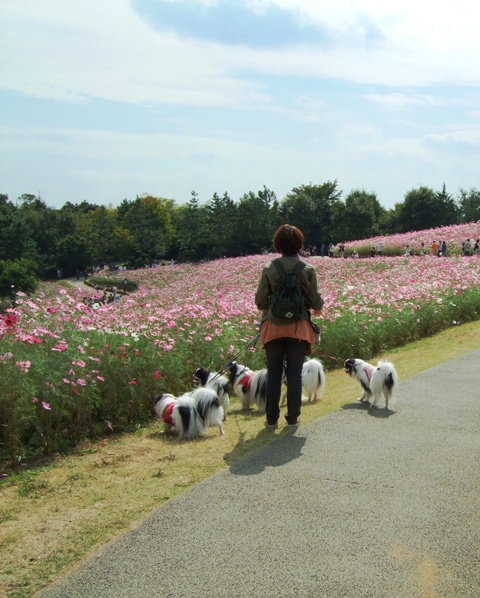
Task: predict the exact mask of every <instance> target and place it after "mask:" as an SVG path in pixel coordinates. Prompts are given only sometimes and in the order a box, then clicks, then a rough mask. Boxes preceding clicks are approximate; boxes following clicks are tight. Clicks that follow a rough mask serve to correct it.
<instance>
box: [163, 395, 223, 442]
mask: <svg viewBox="0 0 480 598" xmlns="http://www.w3.org/2000/svg"><path fill="white" fill-rule="evenodd" d="M154 410H155V413H156V414H157V415H158V417H159V418H160V419H162V420H163V422H164V427H165V431H174V432H175V433H176V434H177V436H178V437H179V438H196V437H197V436H200V435H201V434H206V433H207V431H208V428H209V427H211V426H218V429H219V430H220V435H223V433H224V431H223V423H222V422H223V418H224V412H223V407H222V406H221V405H220V400H219V398H218V396H217V394H216V393H215V391H214V390H213V389H211V388H204V387H201V388H197V389H196V390H193V391H192V392H189V393H185V394H183V395H181V396H180V397H178V398H177V397H174V396H173V395H172V394H169V393H164V394H162V395H160V396H159V397H158V400H157V403H156V405H155V407H154Z"/></svg>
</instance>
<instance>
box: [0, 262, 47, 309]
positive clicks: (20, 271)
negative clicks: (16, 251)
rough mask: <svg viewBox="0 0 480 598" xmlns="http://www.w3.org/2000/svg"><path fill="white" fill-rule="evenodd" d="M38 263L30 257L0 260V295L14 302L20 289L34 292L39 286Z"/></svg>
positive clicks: (27, 292)
mask: <svg viewBox="0 0 480 598" xmlns="http://www.w3.org/2000/svg"><path fill="white" fill-rule="evenodd" d="M36 274H37V265H36V263H35V262H34V261H32V260H29V259H24V258H22V259H19V260H15V261H11V260H0V297H9V298H10V299H11V301H12V303H13V301H14V299H15V296H16V294H17V293H18V291H21V292H23V293H26V294H31V293H33V292H34V291H35V290H36V288H37V286H38V279H37V276H36Z"/></svg>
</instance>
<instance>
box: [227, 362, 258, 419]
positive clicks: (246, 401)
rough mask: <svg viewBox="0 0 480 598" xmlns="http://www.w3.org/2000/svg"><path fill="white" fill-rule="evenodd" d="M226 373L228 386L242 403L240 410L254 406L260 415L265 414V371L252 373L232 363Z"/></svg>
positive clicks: (244, 367) (243, 366) (246, 368)
mask: <svg viewBox="0 0 480 598" xmlns="http://www.w3.org/2000/svg"><path fill="white" fill-rule="evenodd" d="M228 371H229V378H230V384H231V385H232V388H233V391H234V393H235V394H236V395H237V397H238V398H239V399H240V401H241V403H242V409H252V408H253V406H254V405H256V406H257V407H258V410H259V411H260V413H265V406H266V399H265V393H266V391H267V370H266V369H263V370H257V371H253V370H251V369H249V368H248V367H247V366H245V365H241V364H240V363H237V362H236V361H234V362H232V363H231V364H230V366H229V368H228Z"/></svg>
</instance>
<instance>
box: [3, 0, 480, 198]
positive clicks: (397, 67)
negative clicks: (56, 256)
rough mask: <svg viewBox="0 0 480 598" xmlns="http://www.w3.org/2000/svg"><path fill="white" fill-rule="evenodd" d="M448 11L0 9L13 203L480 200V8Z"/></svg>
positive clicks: (424, 7) (216, 6)
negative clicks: (322, 191) (319, 187)
mask: <svg viewBox="0 0 480 598" xmlns="http://www.w3.org/2000/svg"><path fill="white" fill-rule="evenodd" d="M439 4H440V6H438V5H433V4H432V3H431V2H430V0H416V1H413V0H403V2H402V3H389V2H385V1H384V0H383V1H382V0H336V1H335V2H332V1H331V0H328V1H326V0H295V1H293V0H250V1H244V2H241V1H239V0H81V1H80V0H68V2H65V0H42V2H39V1H38V0H15V1H13V0H0V193H7V194H8V196H9V198H10V199H12V200H14V199H16V198H17V197H19V196H20V195H22V194H23V193H32V194H35V195H38V194H40V195H41V197H42V199H43V200H44V201H45V202H46V203H47V205H49V206H53V207H61V206H62V205H63V204H64V203H65V202H67V201H70V202H72V203H79V202H81V201H83V200H87V201H89V202H92V203H95V204H104V205H113V206H115V205H118V204H119V203H120V202H121V201H122V200H123V199H125V198H126V199H128V200H133V199H135V197H136V196H137V195H142V194H144V193H149V194H152V195H156V196H159V197H168V198H172V199H175V201H176V202H177V203H183V202H185V201H188V199H189V198H190V194H191V191H193V190H194V191H196V192H197V193H198V195H199V199H200V201H202V202H204V201H208V200H209V199H210V198H211V197H212V195H213V194H214V193H215V192H216V193H218V194H220V195H223V193H224V192H228V193H229V195H230V197H231V198H232V199H234V200H235V201H237V200H238V199H239V198H240V197H241V196H242V195H243V194H244V193H247V192H248V191H254V192H256V191H258V190H259V189H262V188H263V186H264V185H265V186H266V187H268V188H269V189H271V190H272V191H274V192H275V193H276V195H277V197H278V199H280V200H281V199H283V198H284V197H285V195H286V194H287V193H289V192H290V191H291V190H292V189H293V188H294V187H297V186H300V185H303V184H310V183H314V184H322V183H324V182H326V181H333V180H337V181H338V186H339V189H340V190H342V192H343V195H342V196H343V198H345V197H346V196H347V194H348V193H349V192H350V191H352V190H354V189H365V190H366V191H369V192H375V193H376V194H377V198H378V200H379V201H380V203H381V204H382V205H383V206H385V207H387V208H391V207H393V206H394V204H395V203H397V202H400V201H403V199H404V196H405V194H406V193H407V192H408V191H409V190H410V189H413V188H416V187H418V186H420V185H427V186H430V187H432V188H433V189H435V190H440V189H441V188H442V185H443V183H445V185H446V188H447V191H449V192H450V193H452V194H453V195H457V194H458V192H459V190H460V188H463V189H470V188H472V187H475V188H480V168H479V166H480V159H479V158H480V70H479V69H478V66H477V64H476V60H477V57H478V56H479V55H480V37H479V36H478V22H479V19H478V17H479V16H480V5H477V3H476V2H474V1H473V0H458V1H457V2H456V3H446V2H445V3H439ZM443 5H445V6H443Z"/></svg>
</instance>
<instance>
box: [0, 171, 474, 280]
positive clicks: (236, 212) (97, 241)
mask: <svg viewBox="0 0 480 598" xmlns="http://www.w3.org/2000/svg"><path fill="white" fill-rule="evenodd" d="M479 219H480V192H479V191H478V190H476V189H475V188H472V189H470V190H469V191H465V190H463V189H461V190H460V193H459V196H458V198H457V199H455V198H454V197H453V196H452V195H451V194H450V193H448V192H447V190H446V188H445V184H444V185H443V186H442V189H441V190H440V191H434V190H433V189H431V188H429V187H425V186H421V187H418V188H416V189H412V190H410V191H409V192H408V193H407V194H406V195H405V197H404V200H403V201H401V202H399V203H396V204H395V207H394V208H393V209H391V210H386V209H385V208H383V207H382V206H381V205H380V203H379V201H378V199H377V197H376V194H375V193H373V192H367V191H365V190H361V189H353V190H352V191H350V193H348V195H347V196H346V198H345V200H342V191H341V190H340V189H339V188H338V182H337V181H336V180H335V181H327V182H324V183H321V184H314V183H310V184H308V185H301V186H299V187H294V188H293V189H292V190H291V191H290V192H289V193H287V195H286V196H285V197H284V198H283V199H282V200H281V201H279V200H278V199H277V197H276V195H275V193H274V192H273V191H272V190H270V189H268V188H267V187H266V186H264V187H263V188H262V189H260V190H259V191H257V192H254V191H249V192H247V193H245V194H244V195H242V196H241V197H240V199H239V200H238V201H234V200H233V199H232V198H231V197H230V196H229V194H228V193H227V192H225V193H224V194H223V195H219V194H217V193H214V194H213V196H212V198H211V199H210V200H207V201H206V202H201V201H200V199H199V197H198V194H197V193H195V192H194V191H192V194H191V198H190V200H189V201H188V202H186V203H183V204H180V205H176V204H175V202H174V201H173V200H171V199H165V198H160V197H154V196H152V195H148V194H145V195H143V196H140V197H136V198H135V200H133V201H128V200H127V199H125V200H123V201H122V202H121V203H120V205H119V206H118V207H116V208H113V207H105V206H96V205H94V204H90V203H88V202H87V201H83V202H82V203H80V204H78V205H74V204H72V203H70V202H67V203H66V204H65V205H64V206H63V207H62V208H61V209H59V210H57V209H53V208H49V207H47V205H46V204H45V202H44V201H43V200H42V199H41V198H40V197H36V196H35V195H31V194H24V195H22V197H20V198H19V199H18V200H17V204H14V203H12V202H10V201H9V200H8V196H6V195H5V194H0V256H1V257H2V259H5V260H12V261H13V260H18V259H20V258H27V259H31V260H34V261H35V262H36V263H37V264H38V276H39V277H41V278H51V277H54V276H55V272H56V269H57V268H58V267H60V268H61V269H62V270H63V272H64V275H67V276H68V275H74V274H75V272H76V270H77V269H79V270H82V271H83V270H84V269H86V268H90V267H91V266H95V265H101V264H109V263H118V262H121V263H129V264H130V265H133V266H143V265H145V264H151V263H152V262H155V261H159V260H162V259H167V260H169V259H174V260H175V261H182V262H185V261H200V260H205V259H209V260H210V259H217V258H219V257H235V256H239V255H246V254H255V253H261V252H263V251H271V250H272V239H273V235H274V233H275V231H276V229H277V228H278V227H279V226H280V225H281V224H283V223H285V222H290V223H292V224H295V225H296V226H298V227H299V228H300V229H301V230H302V231H303V233H304V235H305V246H306V248H310V247H312V246H316V247H317V251H318V248H319V247H320V246H321V243H322V242H324V243H327V244H328V243H330V242H332V243H338V242H345V241H346V242H348V241H353V240H358V239H362V238H370V237H372V236H377V235H387V234H394V233H400V232H408V231H412V230H423V229H429V228H433V227H435V226H441V225H448V224H454V223H457V222H460V221H463V222H467V221H472V220H479ZM366 255H368V253H366Z"/></svg>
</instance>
